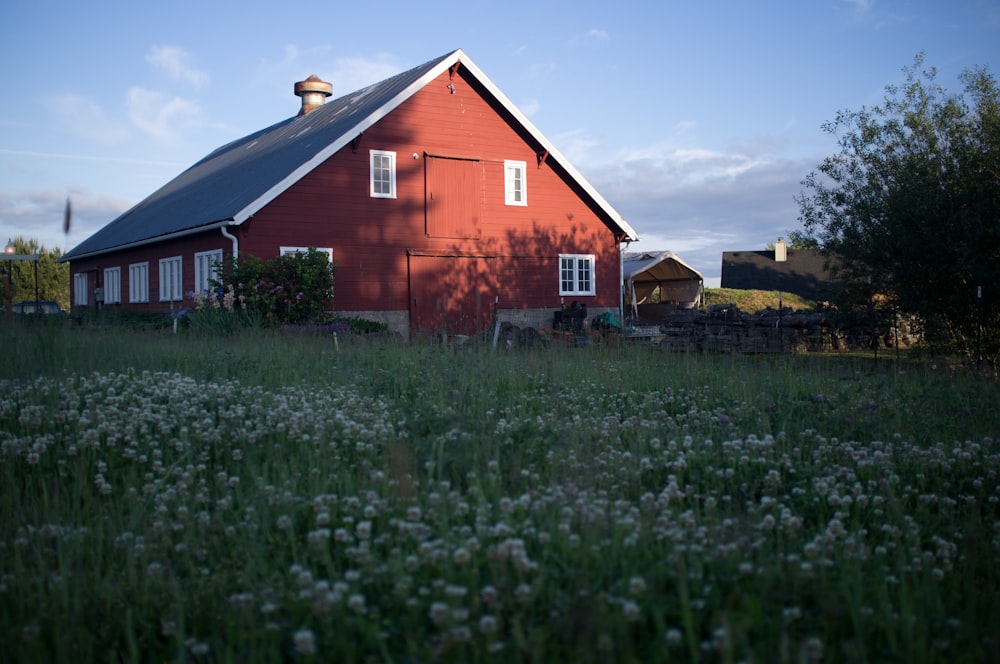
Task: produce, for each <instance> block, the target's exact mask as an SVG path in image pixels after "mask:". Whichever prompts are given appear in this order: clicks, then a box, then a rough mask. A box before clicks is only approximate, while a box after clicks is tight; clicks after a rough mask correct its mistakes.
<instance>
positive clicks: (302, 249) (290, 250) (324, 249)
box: [278, 247, 333, 263]
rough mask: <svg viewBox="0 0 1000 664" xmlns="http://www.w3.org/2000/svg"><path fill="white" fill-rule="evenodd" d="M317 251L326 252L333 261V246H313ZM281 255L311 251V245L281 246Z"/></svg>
mask: <svg viewBox="0 0 1000 664" xmlns="http://www.w3.org/2000/svg"><path fill="white" fill-rule="evenodd" d="M313 249H315V250H316V251H322V252H323V253H324V254H326V257H327V258H328V259H330V262H331V263H332V262H333V248H332V247H313ZM278 251H279V254H280V255H281V256H287V255H288V254H305V253H308V252H309V247H281V248H280V249H279V250H278Z"/></svg>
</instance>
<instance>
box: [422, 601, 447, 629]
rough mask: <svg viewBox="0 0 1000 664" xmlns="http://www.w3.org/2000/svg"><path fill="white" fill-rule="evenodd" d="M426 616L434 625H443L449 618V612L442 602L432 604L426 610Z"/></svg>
mask: <svg viewBox="0 0 1000 664" xmlns="http://www.w3.org/2000/svg"><path fill="white" fill-rule="evenodd" d="M427 615H428V616H429V617H430V619H431V622H433V623H434V624H435V625H443V624H444V623H446V622H447V621H448V619H449V618H450V617H451V610H450V609H449V608H448V605H447V604H445V603H444V602H434V603H432V604H431V606H430V609H428V611H427Z"/></svg>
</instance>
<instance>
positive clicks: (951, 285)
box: [797, 54, 1000, 365]
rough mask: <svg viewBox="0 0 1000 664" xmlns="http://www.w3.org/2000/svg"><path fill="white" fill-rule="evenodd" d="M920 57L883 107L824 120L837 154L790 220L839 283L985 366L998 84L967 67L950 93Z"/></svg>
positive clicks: (999, 247)
mask: <svg viewBox="0 0 1000 664" xmlns="http://www.w3.org/2000/svg"><path fill="white" fill-rule="evenodd" d="M923 60H924V56H923V54H920V55H918V56H917V57H916V58H915V60H914V63H913V65H912V67H905V68H904V69H903V71H904V73H905V74H906V81H905V83H904V84H903V85H901V86H898V85H889V86H887V87H886V95H885V100H884V104H883V105H881V106H875V107H873V108H865V107H863V108H862V109H861V110H860V111H841V112H839V113H838V114H837V116H836V119H835V120H833V121H832V122H828V123H826V124H824V125H823V129H824V130H825V131H826V132H828V133H830V134H832V135H834V136H836V137H837V142H838V145H839V147H840V151H839V152H838V153H836V154H834V155H832V156H829V157H827V158H826V159H825V160H824V161H823V162H822V164H820V165H819V166H818V167H817V169H816V170H815V171H813V172H812V173H810V174H809V175H808V176H807V177H806V179H805V180H804V181H803V182H802V184H803V186H804V187H805V188H806V189H805V191H803V192H802V193H801V194H800V195H799V196H798V197H797V202H798V204H799V208H800V211H801V217H800V221H801V222H802V223H803V225H804V228H805V230H806V234H807V235H808V236H810V237H812V238H815V239H816V241H817V242H818V244H819V245H820V246H821V247H822V248H823V249H824V250H825V251H827V252H830V253H831V254H836V255H837V257H838V259H839V261H840V267H839V271H840V273H841V276H842V278H844V279H845V280H846V281H847V282H848V284H849V285H851V286H855V287H856V286H857V285H859V284H864V285H867V286H868V288H867V290H868V291H869V292H877V293H879V294H880V295H881V296H883V297H884V298H886V299H887V301H889V302H890V303H891V306H893V307H895V308H898V309H899V310H900V311H902V312H908V313H912V314H914V315H916V316H918V317H919V319H920V320H922V321H923V322H924V323H925V331H926V332H927V334H928V337H929V339H930V340H932V341H944V342H947V343H949V344H951V345H952V347H953V348H955V349H957V350H959V351H961V352H964V353H966V354H968V355H970V356H972V355H974V354H975V353H976V352H977V350H979V351H980V353H981V354H982V355H983V356H984V357H985V358H986V359H987V360H989V361H990V362H992V363H993V364H994V365H995V364H996V362H997V359H998V357H1000V306H998V302H1000V297H998V292H997V289H998V288H1000V91H998V89H997V84H996V81H995V80H994V78H993V77H992V76H991V75H990V74H989V72H988V71H987V70H986V69H985V68H973V69H967V70H965V71H964V72H963V73H962V75H961V77H960V81H961V83H962V85H963V86H964V87H963V90H962V92H961V93H959V94H954V93H949V92H948V91H947V90H945V89H944V88H943V87H942V86H940V85H939V84H938V83H936V82H935V79H936V76H937V72H936V70H935V69H933V68H931V69H926V70H924V69H922V67H923ZM980 287H981V288H982V291H981V292H982V299H981V300H979V299H978V298H977V295H978V293H979V288H980ZM855 290H858V289H857V288H855ZM860 290H865V288H864V287H862V288H861V289H860ZM980 330H982V336H981V342H980V336H979V332H980Z"/></svg>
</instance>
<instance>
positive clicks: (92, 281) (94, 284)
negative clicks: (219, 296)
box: [73, 249, 222, 307]
mask: <svg viewBox="0 0 1000 664" xmlns="http://www.w3.org/2000/svg"><path fill="white" fill-rule="evenodd" d="M221 265H222V249H214V250H212V251H200V252H197V253H196V254H194V284H192V286H193V289H192V290H197V291H206V290H208V289H209V288H210V287H211V282H212V280H214V279H216V278H218V275H219V269H220V267H221ZM153 269H155V270H157V272H156V273H155V274H156V275H157V276H158V281H157V288H156V292H155V294H154V297H155V299H156V300H157V301H159V302H180V301H181V300H183V299H184V258H183V256H169V257H167V258H161V259H159V261H158V262H157V263H155V264H153ZM122 274H123V267H122V266H115V267H106V268H103V269H98V270H91V271H89V272H77V273H75V274H74V275H73V306H78V307H85V306H88V305H90V304H91V302H93V303H96V304H122V303H123V302H128V303H129V304H145V303H148V302H150V301H151V300H150V283H149V275H150V262H149V261H142V262H139V263H130V264H129V266H128V272H127V274H128V281H127V282H126V283H127V284H128V291H127V293H126V292H124V291H123V289H122V283H123V281H122ZM126 296H127V297H128V299H127V300H126V299H125V297H126Z"/></svg>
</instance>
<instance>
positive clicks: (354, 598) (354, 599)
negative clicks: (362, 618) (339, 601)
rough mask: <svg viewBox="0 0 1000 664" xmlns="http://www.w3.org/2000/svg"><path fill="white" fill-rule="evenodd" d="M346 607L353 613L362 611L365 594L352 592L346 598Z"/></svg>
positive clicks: (363, 610) (363, 609)
mask: <svg viewBox="0 0 1000 664" xmlns="http://www.w3.org/2000/svg"><path fill="white" fill-rule="evenodd" d="M347 608H349V609H350V610H351V611H354V612H355V613H364V612H365V596H364V595H362V594H360V593H353V594H352V595H350V596H349V597H348V598H347Z"/></svg>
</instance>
